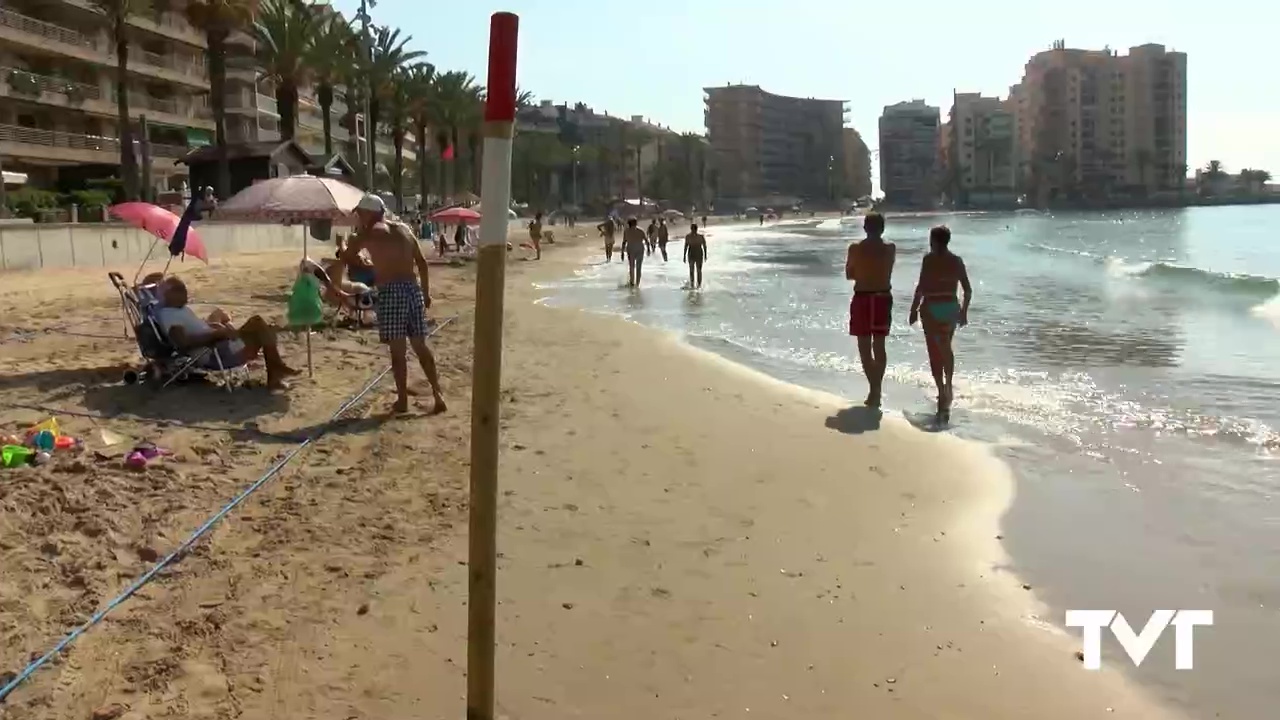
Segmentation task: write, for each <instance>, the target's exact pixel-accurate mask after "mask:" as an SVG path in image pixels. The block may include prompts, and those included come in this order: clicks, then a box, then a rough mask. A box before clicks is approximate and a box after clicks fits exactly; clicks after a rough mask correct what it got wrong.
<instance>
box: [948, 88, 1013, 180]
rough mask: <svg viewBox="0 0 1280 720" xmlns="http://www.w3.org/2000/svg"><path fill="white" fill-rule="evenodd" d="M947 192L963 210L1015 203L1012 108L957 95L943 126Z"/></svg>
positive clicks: (980, 97)
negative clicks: (983, 205)
mask: <svg viewBox="0 0 1280 720" xmlns="http://www.w3.org/2000/svg"><path fill="white" fill-rule="evenodd" d="M944 127H945V128H946V130H945V132H944V135H943V141H942V142H943V145H944V146H945V148H946V149H945V152H944V159H943V162H944V163H945V166H946V171H945V172H944V173H943V177H944V178H946V183H945V185H946V190H947V192H948V194H949V195H950V196H951V199H952V200H953V201H955V202H958V203H961V204H990V203H1010V202H1013V201H1014V200H1015V199H1016V197H1017V194H1016V175H1017V172H1016V168H1017V140H1016V136H1015V127H1014V110H1013V102H1012V101H1009V100H1001V99H1000V98H996V97H986V96H983V95H982V94H980V93H954V94H953V97H952V102H951V118H950V120H949V121H948V122H947V123H946V124H945V126H944Z"/></svg>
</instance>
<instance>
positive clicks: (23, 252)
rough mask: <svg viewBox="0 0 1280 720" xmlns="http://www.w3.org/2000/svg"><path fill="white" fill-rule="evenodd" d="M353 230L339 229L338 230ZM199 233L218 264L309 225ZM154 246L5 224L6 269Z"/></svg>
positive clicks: (131, 254) (70, 229)
mask: <svg viewBox="0 0 1280 720" xmlns="http://www.w3.org/2000/svg"><path fill="white" fill-rule="evenodd" d="M527 222H528V220H512V221H511V223H510V224H509V226H508V232H509V235H508V237H515V238H522V237H523V233H524V232H525V224H526V223H527ZM549 229H550V230H552V231H554V230H556V228H549ZM348 231H349V229H338V228H335V232H348ZM199 232H200V239H201V240H203V241H204V244H205V247H206V248H207V249H208V250H209V258H210V259H211V260H212V259H216V258H220V257H228V256H230V255H235V254H238V253H251V252H262V251H265V250H291V249H294V248H296V249H298V250H301V249H302V236H303V234H304V233H305V232H306V227H305V226H302V225H294V226H290V227H285V226H283V225H248V224H242V223H230V222H216V221H207V222H202V223H200V224H199ZM449 237H450V239H452V237H453V235H452V233H450V234H449ZM154 242H155V237H154V236H152V235H151V233H148V232H145V231H142V230H139V229H137V228H134V227H130V226H128V225H124V224H119V223H92V224H88V223H47V224H45V223H42V224H35V223H0V271H18V270H39V269H40V268H73V267H88V268H94V267H113V266H116V265H121V264H125V265H127V264H131V263H141V262H142V259H143V258H145V257H146V256H147V251H148V250H150V248H151V245H152V243H154ZM312 242H313V243H314V242H316V241H314V240H312ZM164 253H165V250H164V249H163V248H161V247H158V246H157V247H156V249H155V251H154V252H153V253H152V255H151V257H152V259H155V258H160V257H164ZM323 254H326V255H327V254H328V253H323Z"/></svg>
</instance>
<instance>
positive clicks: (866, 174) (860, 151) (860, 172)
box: [844, 128, 872, 200]
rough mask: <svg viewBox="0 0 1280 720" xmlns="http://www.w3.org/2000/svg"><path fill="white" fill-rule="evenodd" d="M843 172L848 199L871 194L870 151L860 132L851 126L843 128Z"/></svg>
mask: <svg viewBox="0 0 1280 720" xmlns="http://www.w3.org/2000/svg"><path fill="white" fill-rule="evenodd" d="M844 173H845V178H844V181H845V187H844V190H845V191H846V195H847V196H848V199H850V200H857V199H859V198H864V197H869V196H870V195H871V192H872V188H871V151H870V150H869V149H868V148H867V142H866V141H865V140H863V139H862V134H861V133H859V132H858V131H857V130H855V129H853V128H845V129H844Z"/></svg>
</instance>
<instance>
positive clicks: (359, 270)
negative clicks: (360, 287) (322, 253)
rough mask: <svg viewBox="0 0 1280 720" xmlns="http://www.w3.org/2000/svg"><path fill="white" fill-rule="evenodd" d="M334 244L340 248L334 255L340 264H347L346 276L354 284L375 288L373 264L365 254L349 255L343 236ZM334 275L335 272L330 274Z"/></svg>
mask: <svg viewBox="0 0 1280 720" xmlns="http://www.w3.org/2000/svg"><path fill="white" fill-rule="evenodd" d="M334 244H335V245H337V246H338V251H337V253H336V254H335V255H334V257H335V258H337V259H338V260H339V261H340V262H343V263H346V273H345V275H346V276H347V277H349V278H351V279H352V281H354V282H358V283H363V284H364V285H365V286H366V287H373V286H374V285H375V284H376V281H375V280H374V276H373V263H372V262H371V261H370V260H369V259H368V258H366V257H365V256H364V255H363V254H357V255H347V254H346V250H347V244H346V241H345V240H344V239H343V237H342V236H341V235H339V236H338V238H337V240H335V241H334ZM329 275H330V276H332V275H334V273H333V272H330V273H329Z"/></svg>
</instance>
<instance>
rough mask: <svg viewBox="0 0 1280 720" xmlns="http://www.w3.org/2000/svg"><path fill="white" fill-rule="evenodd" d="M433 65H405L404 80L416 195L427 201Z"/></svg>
mask: <svg viewBox="0 0 1280 720" xmlns="http://www.w3.org/2000/svg"><path fill="white" fill-rule="evenodd" d="M435 78H436V68H435V66H434V65H432V64H431V63H419V64H417V65H413V66H411V67H409V68H408V70H407V72H406V76H405V78H404V79H403V83H404V84H405V86H406V89H407V91H408V93H409V107H408V111H407V112H408V120H409V124H410V126H411V127H412V128H413V137H414V138H415V139H416V140H417V142H418V195H419V197H420V198H421V202H422V203H423V204H424V205H425V204H426V202H427V190H428V187H427V158H428V156H429V153H428V148H429V146H430V145H431V136H430V134H429V133H430V128H431V127H434V126H435V125H437V121H436V116H435V113H436V100H435V92H436V84H435Z"/></svg>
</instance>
